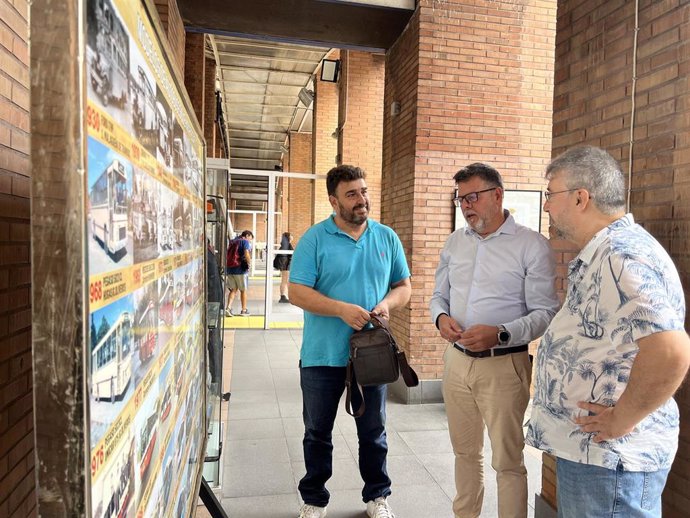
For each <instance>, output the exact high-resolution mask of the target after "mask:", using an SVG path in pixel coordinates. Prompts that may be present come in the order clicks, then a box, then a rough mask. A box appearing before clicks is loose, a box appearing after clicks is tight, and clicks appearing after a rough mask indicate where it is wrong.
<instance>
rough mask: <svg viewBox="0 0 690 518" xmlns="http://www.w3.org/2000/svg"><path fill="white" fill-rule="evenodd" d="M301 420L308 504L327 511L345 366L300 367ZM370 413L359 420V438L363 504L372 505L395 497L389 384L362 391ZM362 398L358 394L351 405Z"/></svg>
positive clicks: (303, 487)
mask: <svg viewBox="0 0 690 518" xmlns="http://www.w3.org/2000/svg"><path fill="white" fill-rule="evenodd" d="M300 385H301V387H302V418H303V420H304V440H303V441H302V444H303V447H304V464H305V467H306V469H307V474H306V475H305V476H304V478H302V480H300V483H299V492H300V495H301V496H302V500H304V503H306V504H310V505H315V506H318V507H325V506H326V505H327V504H328V500H329V498H330V493H329V492H328V490H327V489H326V481H327V480H328V479H329V478H331V475H332V474H333V441H332V432H333V424H334V422H335V416H336V414H337V412H338V403H339V401H340V397H341V396H342V394H343V391H344V390H345V367H301V368H300ZM363 392H364V401H365V404H366V411H365V412H364V415H362V416H361V417H358V418H356V419H355V423H356V424H357V437H358V438H359V473H360V475H361V476H362V480H364V489H362V500H363V501H364V502H368V501H369V500H374V499H376V498H378V497H380V496H388V495H390V494H391V489H390V487H391V479H390V478H389V477H388V472H387V471H386V455H387V453H388V444H387V442H386V429H385V425H386V385H379V386H375V387H363ZM360 404H361V398H360V397H359V396H358V395H357V394H353V398H352V407H353V408H354V409H357V408H359V405H360Z"/></svg>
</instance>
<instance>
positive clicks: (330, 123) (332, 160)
mask: <svg viewBox="0 0 690 518" xmlns="http://www.w3.org/2000/svg"><path fill="white" fill-rule="evenodd" d="M339 56H340V55H339V53H333V54H331V55H329V59H338V58H339ZM339 96H340V93H339V90H338V84H337V83H329V82H323V81H321V79H320V69H319V70H317V71H316V77H315V78H314V97H315V98H314V124H313V130H312V135H313V136H312V139H313V140H312V142H313V153H314V159H313V165H314V173H316V174H326V173H327V172H328V171H329V170H330V169H331V168H333V167H335V166H336V165H337V163H336V155H337V154H338V140H337V138H333V132H334V131H336V129H337V128H338V98H339ZM332 211H333V209H332V207H331V204H330V203H329V202H328V194H327V193H326V182H325V181H323V180H319V181H316V183H315V185H314V199H313V210H312V212H313V215H314V221H313V222H314V223H318V222H319V221H322V220H324V219H326V218H327V217H328V216H329V215H330V214H331V212H332Z"/></svg>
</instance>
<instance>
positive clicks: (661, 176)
mask: <svg viewBox="0 0 690 518" xmlns="http://www.w3.org/2000/svg"><path fill="white" fill-rule="evenodd" d="M583 7H584V8H583ZM612 7H613V5H612V4H611V2H607V1H606V0H594V1H590V2H587V3H586V4H583V3H582V2H578V1H577V0H565V1H562V2H559V8H558V32H557V37H556V41H557V47H556V55H557V56H558V58H557V61H556V70H555V78H556V79H555V82H556V84H555V97H554V113H553V155H554V156H555V155H557V154H560V153H561V152H563V151H565V150H566V149H568V148H570V147H573V146H575V145H578V144H589V145H594V146H599V147H602V148H604V149H606V150H607V151H608V152H609V153H611V154H612V155H613V156H614V157H615V158H616V159H617V160H619V162H620V163H621V166H622V167H623V170H624V171H626V172H627V171H628V168H629V166H630V160H629V151H630V144H629V143H630V129H631V120H632V117H631V115H632V110H633V104H632V98H631V92H632V86H633V75H634V74H633V61H635V62H636V65H637V71H636V75H637V82H636V84H635V106H634V108H635V117H634V143H633V155H632V156H633V160H632V175H631V177H630V179H631V181H630V188H631V191H632V192H631V207H630V211H631V212H632V213H633V215H634V217H635V220H636V221H637V222H638V223H640V224H642V225H643V226H644V227H645V229H647V230H648V231H649V232H650V233H651V234H653V235H654V237H656V238H657V239H658V240H659V242H660V243H661V244H662V245H663V246H664V247H665V248H666V250H667V251H668V252H669V254H670V255H671V257H672V258H673V261H674V263H675V264H676V266H677V267H678V270H679V273H680V276H681V281H682V282H683V286H684V289H685V298H686V300H687V299H688V297H690V288H689V287H690V246H689V245H688V243H690V239H689V238H690V210H689V207H690V175H688V170H689V168H690V137H688V135H690V85H689V83H688V74H689V73H690V25H689V24H688V19H690V5H689V4H688V3H687V2H640V11H639V17H638V19H639V32H638V46H637V55H636V56H634V55H633V28H634V20H635V3H634V2H621V3H620V4H618V6H617V8H616V9H612ZM553 245H554V248H556V249H557V251H558V252H559V253H560V254H561V257H560V259H561V262H562V265H561V266H560V269H559V273H560V274H561V276H562V277H563V278H562V279H561V280H560V283H561V285H562V287H563V288H564V289H565V287H566V286H565V285H566V281H565V274H566V270H565V263H566V262H567V260H568V259H570V258H571V257H572V255H573V249H572V248H573V247H572V246H569V245H568V243H565V242H553ZM688 326H690V316H688V315H686V322H685V327H686V329H687V328H688ZM675 400H676V402H677V404H678V406H679V408H680V413H681V423H680V428H681V432H680V433H681V440H680V442H679V447H678V453H677V454H676V460H675V462H674V464H673V467H672V469H671V472H670V474H669V477H668V483H667V484H666V488H665V490H664V494H663V500H662V510H663V515H664V516H665V517H668V518H680V517H685V516H687V509H688V506H690V499H689V498H688V492H687V488H688V487H690V442H688V430H690V427H689V424H690V389H689V388H688V385H687V383H686V384H685V385H684V386H683V387H681V389H680V390H679V391H678V392H677V393H676V395H675ZM553 465H554V461H553V459H552V458H550V457H549V456H547V455H545V456H544V464H543V467H544V469H543V470H542V473H543V475H542V492H541V495H539V497H540V498H538V499H537V504H539V503H540V500H542V501H543V502H544V503H545V504H548V505H549V506H550V507H552V508H554V509H555V508H556V497H555V495H556V477H555V473H554V472H553ZM683 509H685V511H684V510H683ZM536 516H537V517H539V516H540V514H539V513H538V512H537V513H536ZM543 516H547V514H544V515H543Z"/></svg>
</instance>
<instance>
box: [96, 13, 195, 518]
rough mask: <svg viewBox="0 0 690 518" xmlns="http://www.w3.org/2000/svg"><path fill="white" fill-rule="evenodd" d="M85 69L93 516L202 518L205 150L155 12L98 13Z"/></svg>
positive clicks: (99, 517)
mask: <svg viewBox="0 0 690 518" xmlns="http://www.w3.org/2000/svg"><path fill="white" fill-rule="evenodd" d="M85 57H86V70H85V79H86V99H87V113H86V130H87V133H86V137H87V138H86V153H87V157H86V161H85V162H86V169H87V174H86V175H85V179H84V181H85V184H86V185H85V193H86V195H85V207H84V214H85V220H86V221H85V222H84V224H85V230H86V232H85V236H86V240H87V246H86V255H87V256H86V265H87V267H86V271H87V272H88V287H89V288H88V291H89V301H88V302H89V303H88V319H89V320H88V332H87V334H88V340H87V343H88V348H89V350H88V354H87V357H88V360H87V363H86V366H87V367H86V370H87V372H86V376H85V377H86V380H87V387H88V415H89V433H88V451H89V452H90V468H91V469H90V474H89V475H90V492H91V494H90V497H91V498H90V500H91V509H90V516H91V517H92V518H108V517H111V516H117V517H118V518H155V517H159V516H160V517H164V516H176V517H177V516H190V515H192V514H193V513H192V512H191V509H192V506H193V505H195V489H196V488H197V485H198V481H199V478H198V477H199V476H200V475H199V474H200V472H201V462H202V455H203V449H204V440H205V437H204V435H205V434H204V433H201V432H200V430H203V429H205V428H204V427H203V426H200V425H201V424H202V423H204V419H205V417H204V415H205V413H204V408H203V383H204V381H205V376H204V375H203V372H204V368H205V365H204V354H203V351H204V346H205V344H204V341H205V333H204V331H203V326H204V321H203V313H202V311H203V308H204V301H203V292H202V289H201V283H202V282H203V277H202V273H203V267H204V263H203V262H202V259H203V258H204V255H203V254H204V248H203V244H204V241H203V235H204V234H203V233H204V229H203V219H202V217H201V216H200V215H202V214H203V212H202V209H203V205H202V200H203V187H202V165H203V164H202V159H203V144H202V141H201V139H200V136H199V134H198V133H197V131H196V130H195V129H194V125H193V124H192V123H191V119H190V115H189V112H188V111H187V110H186V109H185V105H184V103H183V102H182V99H181V96H180V94H179V92H178V90H177V87H176V86H175V85H176V83H175V81H174V80H173V77H172V74H171V72H170V69H169V66H168V64H167V61H166V60H165V59H164V53H163V50H162V48H161V46H160V44H159V40H158V38H157V36H156V32H155V29H154V27H153V25H152V24H151V22H150V20H149V18H148V14H147V12H146V7H145V6H144V5H143V4H141V3H139V2H128V1H125V0H87V2H86V49H85ZM87 487H88V486H87Z"/></svg>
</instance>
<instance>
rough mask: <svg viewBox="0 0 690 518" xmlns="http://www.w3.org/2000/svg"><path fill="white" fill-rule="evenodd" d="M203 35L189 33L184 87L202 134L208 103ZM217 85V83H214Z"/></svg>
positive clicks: (186, 36)
mask: <svg viewBox="0 0 690 518" xmlns="http://www.w3.org/2000/svg"><path fill="white" fill-rule="evenodd" d="M204 39H205V36H204V35H203V34H199V33H195V32H189V33H187V34H186V35H185V41H184V60H185V63H184V86H185V88H186V89H187V94H188V95H189V99H190V100H191V101H192V107H193V108H194V114H195V115H196V119H197V121H198V122H199V127H200V128H201V132H202V133H204V123H205V122H206V120H205V118H204V111H205V106H206V102H210V101H211V100H210V99H209V100H208V101H207V99H206V68H205V65H206V59H205V54H204V52H205V51H204ZM214 84H215V82H214Z"/></svg>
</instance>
